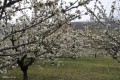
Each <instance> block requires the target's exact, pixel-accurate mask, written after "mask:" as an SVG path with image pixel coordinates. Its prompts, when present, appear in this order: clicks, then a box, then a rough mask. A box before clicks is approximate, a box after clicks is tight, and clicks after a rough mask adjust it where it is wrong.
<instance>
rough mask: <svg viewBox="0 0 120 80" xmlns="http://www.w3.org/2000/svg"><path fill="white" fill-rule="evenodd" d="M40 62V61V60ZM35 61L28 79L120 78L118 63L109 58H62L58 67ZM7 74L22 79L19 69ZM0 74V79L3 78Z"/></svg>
mask: <svg viewBox="0 0 120 80" xmlns="http://www.w3.org/2000/svg"><path fill="white" fill-rule="evenodd" d="M40 63H41V62H40ZM40 63H38V62H37V63H36V64H34V65H32V66H31V67H30V68H29V71H28V76H29V80H120V64H119V63H118V62H117V61H114V60H112V59H111V58H78V59H75V60H73V59H62V60H61V65H62V66H59V67H56V66H52V65H46V66H42V67H40V66H38V64H40ZM6 75H7V76H15V77H16V78H15V79H9V80H22V72H21V71H20V69H19V68H18V69H15V70H11V71H10V73H9V74H6ZM2 76H4V75H0V80H8V79H3V78H2Z"/></svg>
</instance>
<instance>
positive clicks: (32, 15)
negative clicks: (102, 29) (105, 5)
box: [0, 0, 90, 80]
mask: <svg viewBox="0 0 120 80" xmlns="http://www.w3.org/2000/svg"><path fill="white" fill-rule="evenodd" d="M89 2H90V0H86V1H80V0H76V1H74V2H70V3H68V4H66V2H65V1H62V0H43V1H41V0H4V1H0V3H1V4H0V11H1V12H0V72H1V73H3V72H7V69H9V68H15V67H17V66H19V67H20V68H21V71H23V80H28V77H27V70H28V68H29V66H30V65H32V63H33V62H34V61H35V60H36V59H37V58H39V57H40V56H42V55H44V54H46V53H52V52H53V51H55V50H54V49H53V50H52V51H51V47H50V46H51V44H49V43H47V42H46V41H45V38H46V37H48V36H50V35H51V34H53V33H54V32H56V31H57V30H58V29H60V28H61V27H62V26H63V25H64V24H68V23H69V22H70V21H71V20H74V19H76V18H80V17H81V13H80V12H79V11H76V12H74V13H70V11H72V10H73V9H77V8H78V7H81V6H83V5H86V4H88V3H89Z"/></svg>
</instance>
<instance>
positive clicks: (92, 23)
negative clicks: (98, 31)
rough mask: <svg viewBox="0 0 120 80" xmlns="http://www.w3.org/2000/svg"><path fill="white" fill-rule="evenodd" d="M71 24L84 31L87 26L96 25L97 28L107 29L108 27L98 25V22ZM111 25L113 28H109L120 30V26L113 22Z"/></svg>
mask: <svg viewBox="0 0 120 80" xmlns="http://www.w3.org/2000/svg"><path fill="white" fill-rule="evenodd" d="M104 23H105V22H104ZM71 24H72V25H73V26H75V27H77V28H80V29H84V28H85V26H88V27H90V25H96V26H99V28H107V26H103V25H102V24H101V23H97V22H71ZM109 24H110V25H111V26H108V27H109V28H120V25H118V24H116V23H114V22H111V23H109ZM91 27H92V26H91Z"/></svg>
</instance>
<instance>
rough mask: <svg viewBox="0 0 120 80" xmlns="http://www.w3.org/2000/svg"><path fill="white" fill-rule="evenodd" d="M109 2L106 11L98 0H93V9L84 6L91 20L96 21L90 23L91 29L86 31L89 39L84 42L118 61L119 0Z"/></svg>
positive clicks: (119, 47) (119, 48)
mask: <svg viewBox="0 0 120 80" xmlns="http://www.w3.org/2000/svg"><path fill="white" fill-rule="evenodd" d="M111 4H112V5H111V7H110V11H109V12H108V11H106V9H105V8H104V5H103V4H102V2H101V1H100V0H96V1H95V4H94V8H93V9H90V8H89V7H88V6H85V7H86V9H87V11H88V14H90V15H91V19H92V21H94V22H96V23H95V25H92V24H91V25H92V27H93V29H91V30H90V31H91V32H88V34H89V35H87V37H88V39H89V41H86V43H89V45H90V47H91V48H94V49H98V50H104V51H106V52H107V53H109V54H110V55H111V56H112V57H113V59H116V60H117V61H118V62H120V61H119V52H120V41H119V38H120V36H119V34H120V30H119V29H120V19H119V17H120V15H119V12H120V6H119V0H115V1H113V2H112V3H111ZM95 12H97V13H95ZM95 28H96V29H95Z"/></svg>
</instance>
